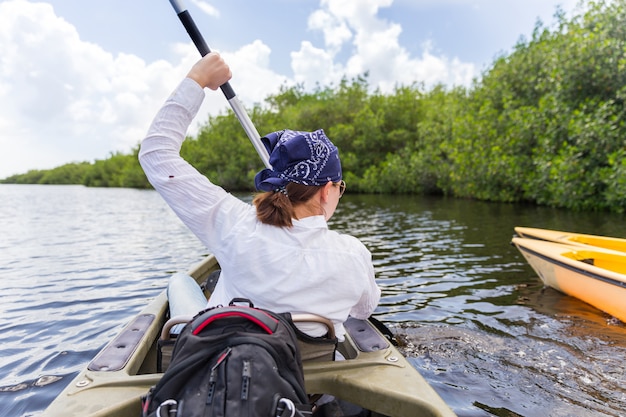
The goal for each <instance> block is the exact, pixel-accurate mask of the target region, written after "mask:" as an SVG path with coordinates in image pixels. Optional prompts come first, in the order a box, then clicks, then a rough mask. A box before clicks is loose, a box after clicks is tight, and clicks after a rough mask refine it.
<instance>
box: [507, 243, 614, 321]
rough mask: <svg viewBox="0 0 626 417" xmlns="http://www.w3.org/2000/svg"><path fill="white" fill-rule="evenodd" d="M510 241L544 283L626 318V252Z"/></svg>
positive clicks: (609, 312) (559, 244)
mask: <svg viewBox="0 0 626 417" xmlns="http://www.w3.org/2000/svg"><path fill="white" fill-rule="evenodd" d="M512 244H513V245H515V247H517V249H518V250H519V251H520V252H521V253H522V255H523V256H524V258H526V261H528V263H529V264H530V266H531V267H532V268H533V269H534V270H535V272H536V273H537V275H539V278H541V280H542V281H543V283H544V284H545V285H546V286H549V287H552V288H554V289H556V290H558V291H561V292H563V293H565V294H567V295H570V296H572V297H576V298H578V299H579V300H582V301H584V302H586V303H588V304H591V305H592V306H594V307H595V308H597V309H599V310H602V311H604V312H606V313H608V314H610V315H611V316H613V317H616V318H618V319H619V320H621V321H623V322H626V302H625V301H624V300H626V253H624V252H619V251H615V250H610V249H604V248H600V247H585V246H580V245H578V246H576V245H566V244H563V243H555V242H549V241H545V240H537V239H531V238H522V237H514V238H513V240H512Z"/></svg>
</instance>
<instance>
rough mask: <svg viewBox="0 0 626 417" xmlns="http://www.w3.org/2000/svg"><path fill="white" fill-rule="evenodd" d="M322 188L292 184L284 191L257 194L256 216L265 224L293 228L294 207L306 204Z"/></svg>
mask: <svg viewBox="0 0 626 417" xmlns="http://www.w3.org/2000/svg"><path fill="white" fill-rule="evenodd" d="M322 187H323V185H322V186H311V185H302V184H297V183H294V182H290V183H289V184H287V186H286V187H285V189H284V190H278V191H268V192H264V193H260V194H257V195H256V196H254V200H252V203H253V204H254V205H255V206H256V216H257V218H258V219H259V220H260V221H261V223H264V224H269V225H271V226H278V227H291V226H293V222H292V219H293V218H294V217H295V209H294V207H296V206H299V205H302V204H306V203H307V202H308V201H309V200H310V199H311V198H313V196H314V195H315V194H316V193H317V192H318V191H319V190H320V189H321V188H322Z"/></svg>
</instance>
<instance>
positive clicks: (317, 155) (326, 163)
mask: <svg viewBox="0 0 626 417" xmlns="http://www.w3.org/2000/svg"><path fill="white" fill-rule="evenodd" d="M261 141H262V142H263V145H264V146H265V148H266V149H267V151H268V152H269V154H270V159H269V162H270V164H271V165H272V169H269V168H266V169H264V170H262V171H260V172H259V173H258V174H256V177H255V178H254V184H255V186H256V188H257V190H259V191H279V190H281V189H284V187H285V186H286V185H287V184H288V183H290V182H295V183H298V184H303V185H324V184H326V183H328V182H339V181H341V178H342V173H341V161H340V160H339V152H338V151H337V147H336V146H335V145H333V143H332V142H331V141H330V139H328V137H326V134H325V133H324V131H323V130H322V129H319V130H316V131H315V132H301V131H296V130H288V129H286V130H279V131H278V132H273V133H270V134H269V135H267V136H265V137H263V138H261Z"/></svg>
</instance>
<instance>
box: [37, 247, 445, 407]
mask: <svg viewBox="0 0 626 417" xmlns="http://www.w3.org/2000/svg"><path fill="white" fill-rule="evenodd" d="M218 269H219V265H218V263H217V260H216V259H215V258H214V257H213V256H209V257H207V258H205V259H204V260H203V261H202V262H200V263H199V264H197V265H195V266H194V267H192V268H191V269H190V270H189V271H188V274H189V275H190V276H192V277H193V278H194V279H196V281H197V282H198V283H201V282H204V281H205V280H206V278H207V277H208V276H209V275H210V274H211V273H212V272H214V271H216V270H218ZM167 319H168V302H167V295H166V292H165V291H163V292H162V293H161V294H160V295H159V296H158V297H156V298H155V299H154V300H153V301H151V302H150V303H149V304H148V305H147V306H146V307H145V308H144V309H143V310H142V311H141V312H140V313H139V314H138V315H137V316H136V317H135V318H134V319H132V320H131V322H130V323H129V324H127V325H126V326H125V327H124V328H123V329H122V330H121V332H120V333H119V334H118V335H117V336H116V337H115V338H114V339H113V340H112V341H111V342H110V343H109V344H107V345H106V346H105V347H104V348H103V349H102V350H101V351H100V352H99V353H98V355H97V356H96V357H95V358H94V359H93V360H92V361H91V362H90V363H89V364H88V365H87V367H86V368H85V369H83V370H82V371H81V372H80V373H79V375H78V376H77V377H76V378H75V379H74V380H73V381H72V382H71V383H70V384H69V385H68V386H67V387H66V388H65V389H64V390H63V391H62V392H61V394H59V396H58V397H57V398H56V399H55V400H54V401H53V402H52V403H51V404H50V406H49V407H48V408H47V410H46V411H45V412H44V414H43V415H44V416H49V417H55V416H63V417H68V416H76V417H78V416H80V417H85V416H92V417H108V416H110V417H113V416H115V417H138V416H140V415H141V396H142V395H144V394H146V393H147V391H148V390H149V389H150V387H152V386H153V385H155V384H156V383H157V382H158V381H159V379H160V378H161V376H162V375H163V373H159V372H157V362H158V359H157V358H158V356H159V355H158V346H159V343H158V341H159V339H160V338H161V332H162V328H163V326H164V325H165V324H166V321H167ZM345 327H346V330H347V334H346V338H345V341H344V342H341V343H340V344H339V347H338V350H339V351H340V352H341V353H342V354H343V355H344V356H345V357H346V360H342V361H330V360H322V361H319V360H317V361H304V362H303V367H304V374H305V387H306V390H307V392H308V393H309V394H316V393H317V394H321V393H324V394H331V395H334V396H335V397H336V398H338V399H341V400H344V401H347V402H349V403H351V404H355V405H358V406H360V407H362V408H364V409H366V410H370V411H372V416H391V417H414V416H432V417H437V416H438V417H453V416H455V414H454V412H453V411H452V410H451V409H450V408H449V407H448V405H447V404H446V403H445V402H444V401H443V400H442V399H441V397H440V396H439V395H438V394H437V393H436V392H435V390H434V389H433V388H432V387H431V386H430V385H429V384H428V382H427V381H426V380H425V379H424V378H423V377H422V376H421V374H420V373H419V372H418V371H417V369H415V368H414V367H413V366H412V365H411V364H410V363H409V362H408V361H407V359H406V358H404V357H403V355H402V354H401V353H400V351H399V350H398V349H397V348H396V347H395V346H394V345H393V343H390V341H389V339H388V338H386V337H384V335H383V333H382V332H381V331H380V330H379V329H378V328H377V327H376V326H375V325H373V324H371V323H370V321H364V320H354V319H350V320H349V321H348V322H347V323H346V324H345Z"/></svg>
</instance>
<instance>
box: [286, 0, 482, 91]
mask: <svg viewBox="0 0 626 417" xmlns="http://www.w3.org/2000/svg"><path fill="white" fill-rule="evenodd" d="M391 3H392V0H322V1H321V5H322V9H320V10H317V11H315V12H314V13H312V14H311V17H310V18H309V22H308V23H309V29H311V30H319V31H322V33H323V34H324V40H325V46H326V49H320V48H316V47H315V46H313V45H312V44H311V43H310V42H308V41H304V42H302V44H301V47H300V50H299V51H297V52H294V53H292V54H291V58H292V69H293V71H294V74H295V80H296V81H297V82H300V83H304V85H305V86H307V87H309V88H310V87H313V86H315V85H316V84H317V83H319V84H322V85H328V84H330V83H337V82H339V81H340V79H341V78H342V77H344V76H348V77H349V78H352V77H356V76H359V75H362V74H364V73H366V72H367V73H369V82H370V86H371V87H372V88H380V89H381V90H382V91H383V92H391V91H392V90H393V88H394V87H395V86H397V85H410V84H413V83H423V84H424V85H425V86H426V87H432V86H433V85H435V84H438V83H444V84H446V85H469V84H470V83H471V81H472V79H473V78H474V77H476V76H477V70H476V68H475V65H474V64H472V63H464V62H461V61H460V60H459V59H457V58H452V59H451V58H448V57H445V56H435V55H434V54H432V52H431V51H432V47H431V45H430V43H426V44H424V47H423V53H422V55H421V56H420V57H412V56H410V54H409V53H408V51H407V50H406V48H404V47H402V46H401V45H400V43H399V37H400V34H401V33H402V27H401V26H400V25H398V24H396V23H392V22H388V21H386V20H383V19H380V18H379V17H378V14H379V10H380V8H384V7H389V6H390V5H391ZM348 42H351V44H350V45H349V46H350V53H349V56H348V58H347V59H346V61H345V63H344V64H341V63H339V62H337V60H338V56H339V55H338V53H339V51H340V50H342V48H344V49H345V48H346V43H348Z"/></svg>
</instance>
